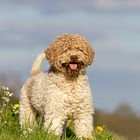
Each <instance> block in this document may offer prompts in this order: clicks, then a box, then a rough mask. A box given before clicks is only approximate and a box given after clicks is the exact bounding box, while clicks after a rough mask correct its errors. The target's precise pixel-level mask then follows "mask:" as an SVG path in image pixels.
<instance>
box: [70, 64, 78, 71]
mask: <svg viewBox="0 0 140 140" xmlns="http://www.w3.org/2000/svg"><path fill="white" fill-rule="evenodd" d="M69 65H70V68H71V69H72V70H76V69H77V64H69Z"/></svg>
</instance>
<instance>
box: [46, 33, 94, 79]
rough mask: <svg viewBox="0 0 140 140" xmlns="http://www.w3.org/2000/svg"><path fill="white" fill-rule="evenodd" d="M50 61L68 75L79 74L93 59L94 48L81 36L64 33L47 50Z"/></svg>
mask: <svg viewBox="0 0 140 140" xmlns="http://www.w3.org/2000/svg"><path fill="white" fill-rule="evenodd" d="M45 54H46V58H47V59H48V61H49V63H50V64H51V65H52V66H53V67H54V68H56V69H57V70H59V71H61V72H62V73H64V74H65V75H66V76H69V77H75V76H78V74H79V73H80V71H81V70H83V69H85V68H86V67H87V66H88V65H90V64H91V63H92V61H93V57H94V54H95V52H94V50H93V49H92V47H91V46H90V45H89V43H88V42H87V41H86V40H85V39H84V38H83V37H81V36H79V35H74V34H63V35H61V36H59V37H58V38H56V40H55V41H54V42H53V43H52V44H50V46H49V47H48V48H47V49H46V50H45Z"/></svg>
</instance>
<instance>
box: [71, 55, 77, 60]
mask: <svg viewBox="0 0 140 140" xmlns="http://www.w3.org/2000/svg"><path fill="white" fill-rule="evenodd" d="M70 59H71V60H77V59H78V57H77V55H71V56H70Z"/></svg>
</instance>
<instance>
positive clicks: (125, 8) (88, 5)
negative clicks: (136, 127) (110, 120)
mask: <svg viewBox="0 0 140 140" xmlns="http://www.w3.org/2000/svg"><path fill="white" fill-rule="evenodd" d="M0 17H1V18H0V74H12V73H18V75H20V76H21V77H22V80H23V81H25V79H26V78H27V77H28V74H29V71H30V68H31V64H32V62H33V60H34V58H35V56H36V55H37V54H38V53H39V52H41V51H43V50H44V49H45V48H46V47H47V46H48V44H49V43H51V42H52V41H53V39H54V38H55V37H56V36H57V35H59V34H61V33H66V32H67V33H76V34H80V35H82V36H84V37H86V38H87V40H88V41H89V42H90V43H91V44H92V46H93V47H94V48H95V51H96V56H95V61H94V64H93V65H92V66H90V67H89V69H88V75H89V77H90V78H89V80H90V85H91V87H92V90H93V92H94V94H93V95H94V105H95V107H96V108H99V109H102V110H106V111H112V110H114V109H115V108H116V107H117V106H118V105H119V104H120V103H124V102H125V103H128V104H130V105H131V106H132V107H133V108H134V109H135V110H136V111H140V108H139V106H140V101H139V99H140V92H139V91H140V86H139V85H140V62H139V61H140V18H139V17H140V1H139V0H123V1H121V0H118V1H115V0H86V1H81V0H77V1H75V0H71V1H64V0H60V1H59V2H58V1H54V0H40V1H38V0H30V1H27V0H22V1H19V0H13V1H10V0H5V1H0ZM46 68H48V65H47V64H46Z"/></svg>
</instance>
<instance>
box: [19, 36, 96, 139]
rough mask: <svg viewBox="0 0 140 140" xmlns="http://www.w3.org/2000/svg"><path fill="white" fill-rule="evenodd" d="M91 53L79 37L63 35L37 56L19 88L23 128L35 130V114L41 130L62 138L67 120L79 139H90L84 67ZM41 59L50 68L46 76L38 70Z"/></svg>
mask: <svg viewBox="0 0 140 140" xmlns="http://www.w3.org/2000/svg"><path fill="white" fill-rule="evenodd" d="M94 54H95V52H94V50H93V49H92V47H91V46H90V45H89V43H88V42H87V41H86V40H85V39H84V38H83V37H81V36H80V35H74V34H63V35H61V36H59V37H58V38H57V39H56V40H55V41H54V42H53V43H52V44H50V46H49V47H48V48H47V49H46V50H45V51H44V52H43V53H41V54H40V55H39V56H38V57H37V59H36V60H35V62H34V64H33V66H32V70H31V75H30V77H29V79H28V80H27V82H26V83H25V84H24V86H23V87H22V89H21V95H20V104H21V107H20V125H21V128H22V129H25V128H30V127H31V128H33V127H35V126H36V113H37V112H42V113H43V115H44V127H45V128H48V129H49V131H54V132H55V134H56V135H59V136H61V135H62V131H63V126H64V124H65V123H66V120H67V119H68V118H72V119H73V122H74V128H75V132H76V134H77V136H78V137H85V138H90V137H92V132H93V113H94V109H93V106H92V97H91V96H92V95H91V90H90V87H89V84H88V79H87V76H86V67H87V66H88V65H90V64H91V63H92V61H93V57H94ZM44 59H47V60H48V61H49V63H50V65H51V66H50V69H49V71H48V73H44V72H41V70H40V65H41V63H42V61H43V60H44Z"/></svg>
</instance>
